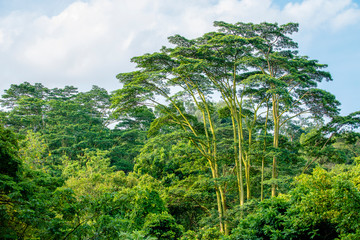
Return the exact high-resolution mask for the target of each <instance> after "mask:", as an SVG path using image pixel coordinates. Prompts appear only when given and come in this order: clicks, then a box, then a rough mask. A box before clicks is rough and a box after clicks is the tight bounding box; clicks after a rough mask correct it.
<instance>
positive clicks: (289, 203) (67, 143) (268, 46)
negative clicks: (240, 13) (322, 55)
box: [0, 21, 360, 240]
mask: <svg viewBox="0 0 360 240" xmlns="http://www.w3.org/2000/svg"><path fill="white" fill-rule="evenodd" d="M214 26H215V27H216V28H217V31H214V32H208V33H205V34H204V35H202V36H201V37H198V38H195V39H187V38H185V37H184V36H180V35H175V36H171V37H169V43H170V45H171V46H172V47H162V48H161V49H160V50H159V51H158V52H154V53H147V54H144V55H142V56H137V57H134V58H132V59H131V61H132V62H133V63H134V64H135V65H136V70H135V71H133V72H126V73H119V74H118V75H117V79H118V80H119V82H120V84H118V85H119V89H118V90H116V91H113V92H108V91H107V90H106V89H104V88H101V87H99V86H92V88H91V90H89V91H87V92H79V91H78V89H77V88H76V87H74V86H65V87H63V88H48V87H46V86H44V85H43V84H41V83H35V84H31V83H29V82H23V83H21V84H12V85H11V86H10V88H8V89H7V90H5V91H4V93H3V94H2V96H1V99H0V104H1V105H0V106H1V109H0V239H63V240H65V239H127V240H135V239H147V240H155V239H181V240H186V239H188V240H192V239H194V240H206V239H210V240H211V239H223V240H224V239H225V240H235V239H254V240H255V239H324V240H325V239H344V240H346V239H348V240H350V239H360V132H359V131H358V128H359V127H360V111H359V112H354V113H351V114H349V115H347V116H342V115H340V102H339V101H337V100H336V98H335V96H334V95H333V94H331V93H329V92H327V91H325V90H323V89H320V88H318V84H319V83H321V82H323V81H332V80H333V79H332V77H331V74H330V73H329V72H327V71H326V67H327V65H326V64H322V63H319V62H318V61H317V60H314V59H311V58H310V57H308V56H301V55H299V53H298V50H297V49H298V44H297V43H296V42H295V41H294V40H293V39H292V38H291V35H292V34H293V33H295V32H297V31H298V28H299V26H298V24H296V23H288V24H284V25H279V24H276V23H260V24H253V23H241V22H239V23H236V24H230V23H226V22H221V21H219V22H215V23H214ZM114 84H116V83H114Z"/></svg>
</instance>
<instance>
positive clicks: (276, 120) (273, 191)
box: [271, 97, 279, 197]
mask: <svg viewBox="0 0 360 240" xmlns="http://www.w3.org/2000/svg"><path fill="white" fill-rule="evenodd" d="M273 118H274V140H273V147H274V149H275V156H274V157H273V166H272V179H273V180H274V179H276V178H277V169H276V166H277V163H276V160H277V159H276V154H277V152H276V150H277V149H278V148H279V117H278V105H277V101H276V98H275V97H273ZM276 187H277V185H276V184H275V183H273V184H272V185H271V196H272V197H275V196H276Z"/></svg>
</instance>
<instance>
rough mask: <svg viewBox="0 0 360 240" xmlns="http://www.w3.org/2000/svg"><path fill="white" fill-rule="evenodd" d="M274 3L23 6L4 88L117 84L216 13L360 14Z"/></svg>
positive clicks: (321, 4)
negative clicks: (34, 9) (40, 11)
mask: <svg viewBox="0 0 360 240" xmlns="http://www.w3.org/2000/svg"><path fill="white" fill-rule="evenodd" d="M275 3H276V2H274V1H271V0H217V1H215V0H199V1H192V0H183V1H176V0H173V1H169V0H91V1H89V2H74V3H73V4H71V5H69V6H68V7H67V8H66V9H64V10H63V11H62V12H61V13H60V14H58V15H56V16H52V17H48V16H38V15H33V14H31V13H21V12H16V13H13V14H11V15H9V16H6V17H3V18H1V19H0V51H1V52H2V53H3V54H2V55H1V56H0V63H1V64H5V65H3V67H4V69H5V70H4V71H2V72H0V78H1V79H4V80H2V84H1V86H0V88H6V87H8V85H10V83H19V82H23V81H31V82H43V83H44V84H46V85H47V86H49V87H52V86H63V85H64V84H68V85H75V86H79V87H81V86H86V87H85V88H89V87H90V85H91V84H98V85H100V86H102V87H107V88H109V89H115V88H117V87H118V84H117V82H116V79H115V75H116V74H117V73H118V72H122V71H130V70H132V65H131V64H130V63H129V59H130V58H131V57H132V56H135V55H141V54H143V53H145V52H152V51H156V50H158V49H160V47H161V46H162V45H164V44H167V37H168V36H170V35H173V34H176V33H179V34H183V35H185V36H187V37H196V36H200V35H201V34H202V33H204V32H206V31H211V30H213V28H212V22H213V21H215V20H223V21H228V22H238V21H244V22H249V21H251V22H263V21H276V22H279V23H285V22H288V21H293V22H294V21H295V22H299V23H300V26H301V30H302V31H304V32H316V30H317V29H328V28H331V29H335V30H336V29H341V28H345V27H346V26H348V25H350V24H354V23H359V21H360V10H359V8H358V6H357V5H355V4H354V3H353V2H352V1H351V0H342V1H339V0H304V1H302V2H300V3H289V4H287V5H286V6H285V7H284V8H280V7H279V6H277V5H276V4H275ZM307 37H309V36H307ZM5 58H6V59H5ZM13 69H16V71H13ZM12 71H13V72H12ZM5 76H6V78H5ZM5 81H6V82H5ZM3 83H4V85H3ZM5 84H6V85H7V86H5Z"/></svg>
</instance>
